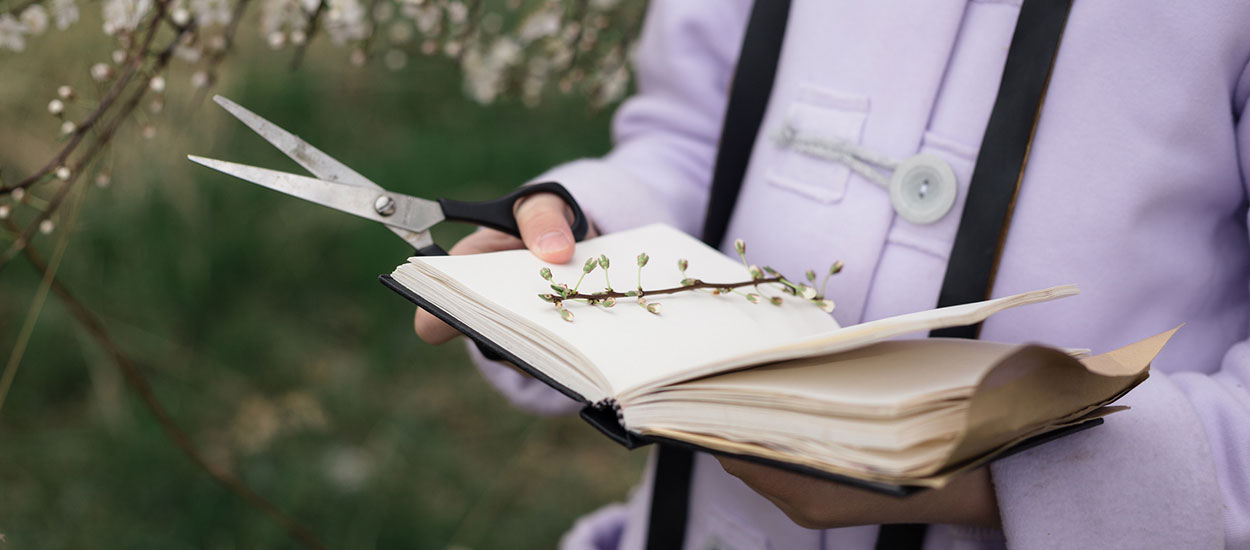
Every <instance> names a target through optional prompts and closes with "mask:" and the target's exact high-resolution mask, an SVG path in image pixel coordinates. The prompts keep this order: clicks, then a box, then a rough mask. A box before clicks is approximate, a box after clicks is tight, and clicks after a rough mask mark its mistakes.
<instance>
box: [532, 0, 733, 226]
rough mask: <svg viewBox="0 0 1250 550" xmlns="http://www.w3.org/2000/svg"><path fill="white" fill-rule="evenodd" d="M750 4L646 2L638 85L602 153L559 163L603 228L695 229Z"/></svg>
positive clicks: (558, 171) (554, 175)
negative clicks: (653, 226) (662, 226)
mask: <svg viewBox="0 0 1250 550" xmlns="http://www.w3.org/2000/svg"><path fill="white" fill-rule="evenodd" d="M750 7H751V2H750V1H748V0H733V1H729V2H724V1H722V2H691V1H690V0H653V1H652V2H651V3H650V5H649V7H648V8H647V9H648V11H647V21H646V24H645V26H644V28H643V31H642V36H641V38H640V40H639V43H638V49H637V53H636V58H635V59H636V65H637V80H638V92H637V93H636V94H635V95H634V96H633V97H631V98H630V99H628V100H627V101H625V103H624V104H622V105H621V108H620V109H619V110H618V111H617V113H616V117H615V119H614V120H613V141H614V143H615V146H614V148H613V149H612V151H611V152H610V153H608V154H607V155H606V156H604V157H602V158H596V159H583V160H578V161H574V162H570V163H568V164H565V165H562V166H559V167H556V168H555V169H553V170H551V171H549V172H547V173H546V174H543V175H542V176H540V177H539V178H536V181H558V182H560V183H562V184H563V185H564V186H565V187H567V188H568V189H569V191H570V192H571V193H572V194H573V196H574V197H576V198H577V201H578V202H579V203H580V204H581V206H582V208H583V209H584V210H585V211H586V213H587V215H589V216H590V218H591V219H593V220H594V222H595V224H596V227H598V228H599V229H600V231H602V232H605V233H610V232H613V231H619V230H622V229H628V228H631V227H636V226H640V225H645V224H648V223H653V222H664V223H667V224H669V225H672V226H674V227H677V228H679V229H681V230H683V231H685V232H687V233H690V234H692V235H697V234H698V232H699V230H700V229H701V225H702V222H703V215H704V212H705V210H706V206H707V199H708V188H709V186H710V182H711V174H712V165H713V163H714V162H715V159H716V144H717V142H718V141H719V139H720V130H721V122H722V120H723V118H724V114H725V105H726V102H727V92H728V89H729V84H730V80H731V79H732V77H733V68H734V64H735V63H736V61H737V56H738V50H739V49H740V48H741V41H742V35H743V32H744V31H745V28H746V21H747V18H748V15H749V12H750Z"/></svg>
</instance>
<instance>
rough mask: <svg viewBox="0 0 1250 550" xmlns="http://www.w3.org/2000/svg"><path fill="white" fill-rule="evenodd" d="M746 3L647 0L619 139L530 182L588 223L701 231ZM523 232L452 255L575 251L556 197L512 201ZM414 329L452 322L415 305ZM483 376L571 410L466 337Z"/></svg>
mask: <svg viewBox="0 0 1250 550" xmlns="http://www.w3.org/2000/svg"><path fill="white" fill-rule="evenodd" d="M749 10H750V2H749V1H747V0H733V1H723V2H691V1H689V0H652V2H651V3H650V5H649V7H648V12H647V19H646V24H645V26H644V29H643V32H642V36H641V37H640V40H639V44H638V51H637V58H636V65H637V75H638V92H637V93H636V94H635V95H634V96H632V97H631V98H630V99H628V100H627V101H625V103H624V104H622V105H621V107H620V109H619V110H618V111H617V114H616V117H615V120H614V122H613V137H614V142H615V146H614V147H613V149H612V151H611V152H610V153H609V154H608V155H606V156H604V157H603V158H598V159H583V160H578V161H574V162H570V163H568V164H564V165H561V166H558V167H556V168H554V169H553V170H551V171H549V172H547V173H546V174H543V175H542V176H539V177H538V178H535V179H534V181H556V182H559V183H561V184H563V185H564V186H565V187H566V188H567V189H568V190H569V191H570V192H571V193H572V194H573V196H574V197H575V198H576V200H577V201H578V204H579V205H580V206H581V208H582V210H583V211H584V212H585V213H586V215H587V217H588V218H589V219H590V220H592V226H593V227H596V228H598V229H599V230H601V231H603V232H612V231H617V230H621V229H626V228H630V227H635V226H639V225H644V224H646V223H651V222H659V221H662V222H666V223H669V224H670V225H673V226H675V227H678V228H680V229H682V230H684V231H686V232H688V233H691V234H697V232H698V230H699V226H700V224H701V222H702V220H703V212H704V209H705V207H706V203H707V193H708V191H707V190H708V186H709V184H710V180H711V173H712V165H713V163H714V162H715V156H716V144H717V141H718V139H719V137H720V127H721V120H722V118H723V117H724V110H725V103H726V101H727V99H726V94H727V93H728V88H729V80H730V79H731V77H732V73H733V65H734V63H735V61H736V58H737V55H738V49H739V48H740V47H741V40H742V33H743V32H744V30H745V27H746V18H747V15H748V13H749ZM516 214H517V224H518V226H519V227H520V229H521V236H522V239H515V238H512V237H509V236H507V235H504V234H502V233H499V232H497V231H489V230H483V231H478V232H476V233H474V234H472V235H470V236H468V237H465V239H463V240H462V241H460V242H459V243H457V244H456V246H455V247H453V248H452V249H451V250H450V253H452V254H476V253H481V252H490V251H496V250H509V249H516V248H522V247H525V248H528V249H529V250H531V251H533V252H534V254H535V255H537V256H538V257H540V258H542V259H543V260H545V261H548V262H552V263H565V262H568V261H569V260H570V259H572V258H573V255H574V253H575V248H574V244H573V235H572V232H571V231H570V229H569V221H568V219H567V212H566V207H565V205H564V204H563V202H562V201H560V200H559V199H558V198H556V197H555V196H554V195H535V196H533V197H530V198H528V199H523V200H522V202H521V203H520V204H519V205H518V206H517V211H516ZM414 327H415V330H416V332H417V335H418V336H420V337H421V339H422V340H425V341H426V342H430V343H442V342H446V341H447V340H450V339H452V338H453V337H455V336H456V335H457V332H456V331H455V329H452V328H451V327H449V326H447V325H446V324H445V323H443V322H441V321H439V320H438V319H436V318H434V317H433V316H432V315H430V314H428V313H426V312H424V311H418V312H417V315H416V318H415V320H414ZM469 348H470V355H471V357H473V359H474V363H475V364H476V365H477V367H478V369H479V370H481V371H482V373H483V375H484V376H485V377H486V378H487V380H489V381H490V382H491V384H492V385H494V386H495V387H496V388H497V389H498V390H499V391H500V392H501V393H503V394H504V395H505V396H506V397H507V398H508V399H509V400H510V401H512V402H513V403H515V404H517V405H518V406H520V407H522V408H525V409H528V410H530V411H533V412H537V413H540V414H558V413H563V412H571V411H573V410H576V408H577V405H578V404H577V403H574V402H573V401H571V400H569V399H567V398H564V397H563V396H562V395H560V394H559V393H558V392H556V391H555V390H552V389H550V388H548V387H547V386H546V385H544V384H542V383H541V382H539V381H537V380H535V379H533V378H531V377H529V376H525V375H524V374H522V373H520V372H518V371H516V370H515V369H512V368H510V367H508V366H506V365H502V364H500V363H496V362H493V361H488V360H486V359H485V358H484V357H482V356H481V354H480V353H478V352H477V350H476V348H475V347H474V346H473V345H472V344H471V343H470V346H469Z"/></svg>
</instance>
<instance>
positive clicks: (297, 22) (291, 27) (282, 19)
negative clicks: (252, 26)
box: [260, 0, 308, 44]
mask: <svg viewBox="0 0 1250 550" xmlns="http://www.w3.org/2000/svg"><path fill="white" fill-rule="evenodd" d="M307 26H308V16H307V14H305V12H304V8H303V6H301V5H300V3H299V2H298V1H297V0H265V2H264V3H263V4H261V7H260V32H261V33H262V34H263V35H264V36H266V37H270V36H272V35H273V34H274V33H277V32H290V33H291V37H290V38H291V43H293V44H299V43H302V40H300V41H296V40H295V36H294V33H295V31H301V33H302V31H303V30H304V29H305V28H306V27H307Z"/></svg>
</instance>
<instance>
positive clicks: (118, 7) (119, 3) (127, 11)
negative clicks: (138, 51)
mask: <svg viewBox="0 0 1250 550" xmlns="http://www.w3.org/2000/svg"><path fill="white" fill-rule="evenodd" d="M151 9H152V0H105V1H104V32H105V33H106V34H117V33H118V32H120V31H133V30H135V28H136V27H138V26H139V23H140V22H142V21H143V17H144V16H145V15H147V13H148V11H150V10H151Z"/></svg>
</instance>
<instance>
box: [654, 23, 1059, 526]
mask: <svg viewBox="0 0 1250 550" xmlns="http://www.w3.org/2000/svg"><path fill="white" fill-rule="evenodd" d="M1071 7H1072V0H1025V1H1024V3H1023V6H1021V9H1020V15H1019V17H1018V19H1017V21H1016V29H1015V34H1014V35H1013V36H1012V39H1011V47H1010V49H1009V50H1008V53H1007V62H1006V65H1005V66H1004V69H1003V77H1002V81H1001V82H1000V84H999V91H998V97H997V99H996V100H995V103H994V109H993V111H992V112H991V114H990V120H989V123H988V124H987V126H986V130H985V136H984V138H983V140H982V143H981V151H980V153H979V155H978V158H977V163H976V167H975V168H974V171H973V176H972V181H971V182H969V190H968V199H967V201H966V202H965V206H964V212H963V217H962V218H961V219H960V223H959V231H958V233H957V234H956V235H955V243H954V245H953V247H952V250H951V256H950V261H949V263H948V264H947V269H946V275H945V277H944V278H943V281H942V290H941V293H940V294H939V297H938V306H939V307H943V306H948V305H958V304H963V303H968V302H975V301H979V300H983V299H985V298H986V297H988V296H989V293H990V290H991V289H992V287H993V281H994V274H995V272H996V270H997V262H998V259H999V255H1000V253H1001V251H1002V245H1003V242H1004V240H1005V238H1006V234H1007V227H1008V226H1009V225H1010V223H1011V212H1012V208H1013V207H1014V205H1015V198H1016V195H1017V193H1018V192H1019V186H1020V181H1021V179H1022V178H1023V175H1024V168H1025V164H1026V162H1027V160H1028V156H1029V147H1030V145H1031V144H1032V140H1033V134H1034V132H1035V131H1036V129H1037V121H1038V119H1039V117H1040V115H1041V110H1042V103H1043V101H1044V99H1045V94H1046V86H1047V84H1048V83H1049V81H1050V74H1051V71H1052V69H1053V68H1054V63H1055V59H1056V57H1057V55H1058V53H1059V43H1060V39H1061V38H1062V36H1063V28H1064V25H1065V23H1066V21H1067V17H1068V13H1069V11H1070V10H1071ZM789 10H790V0H763V1H758V2H756V3H755V5H754V7H753V8H752V11H751V20H750V22H749V23H748V25H747V32H746V36H745V38H744V40H743V48H742V52H741V54H740V57H739V61H738V67H737V69H736V70H735V72H734V86H733V88H732V89H731V91H730V96H729V104H728V108H727V113H726V119H725V125H724V128H723V129H722V131H721V142H720V149H719V151H718V152H717V156H716V168H715V170H714V172H713V177H712V188H711V199H710V201H709V204H708V211H707V219H706V220H705V222H704V226H703V241H704V242H706V243H708V244H710V245H712V246H719V245H720V243H721V242H722V241H723V240H724V238H725V231H726V229H727V228H728V226H729V219H730V217H732V215H733V211H734V206H735V204H736V203H737V200H738V193H739V191H740V190H741V187H742V180H743V177H744V176H745V174H746V167H747V163H748V162H749V161H750V158H751V152H752V150H753V149H754V146H755V141H756V137H757V136H758V134H759V128H760V124H761V123H762V122H763V118H764V112H765V111H766V110H767V108H768V101H769V97H770V96H771V94H772V88H773V80H774V77H775V76H776V71H777V62H778V60H779V58H780V53H781V43H782V39H783V38H784V36H785V28H786V20H787V17H788V14H789ZM979 330H980V326H979V325H977V326H972V327H959V328H955V329H945V330H935V331H933V332H931V333H930V336H934V337H937V336H946V337H961V338H976V337H977V334H978V332H979ZM692 466H693V456H692V454H691V452H690V451H688V450H685V449H680V448H676V447H671V446H662V447H660V449H659V450H658V456H657V459H656V472H655V484H654V486H653V489H652V493H651V517H650V527H649V530H648V533H647V549H648V550H659V549H673V550H677V549H680V548H681V547H682V543H683V542H684V541H683V539H684V536H685V522H686V515H687V511H688V510H687V509H688V504H689V499H690V494H689V492H690V474H691V468H692ZM926 530H927V526H926V525H924V524H895V525H885V526H882V528H881V533H880V535H879V536H878V538H877V544H876V548H877V549H879V550H886V549H890V550H894V549H912V548H915V549H919V548H921V547H923V545H924V539H925V531H926Z"/></svg>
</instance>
